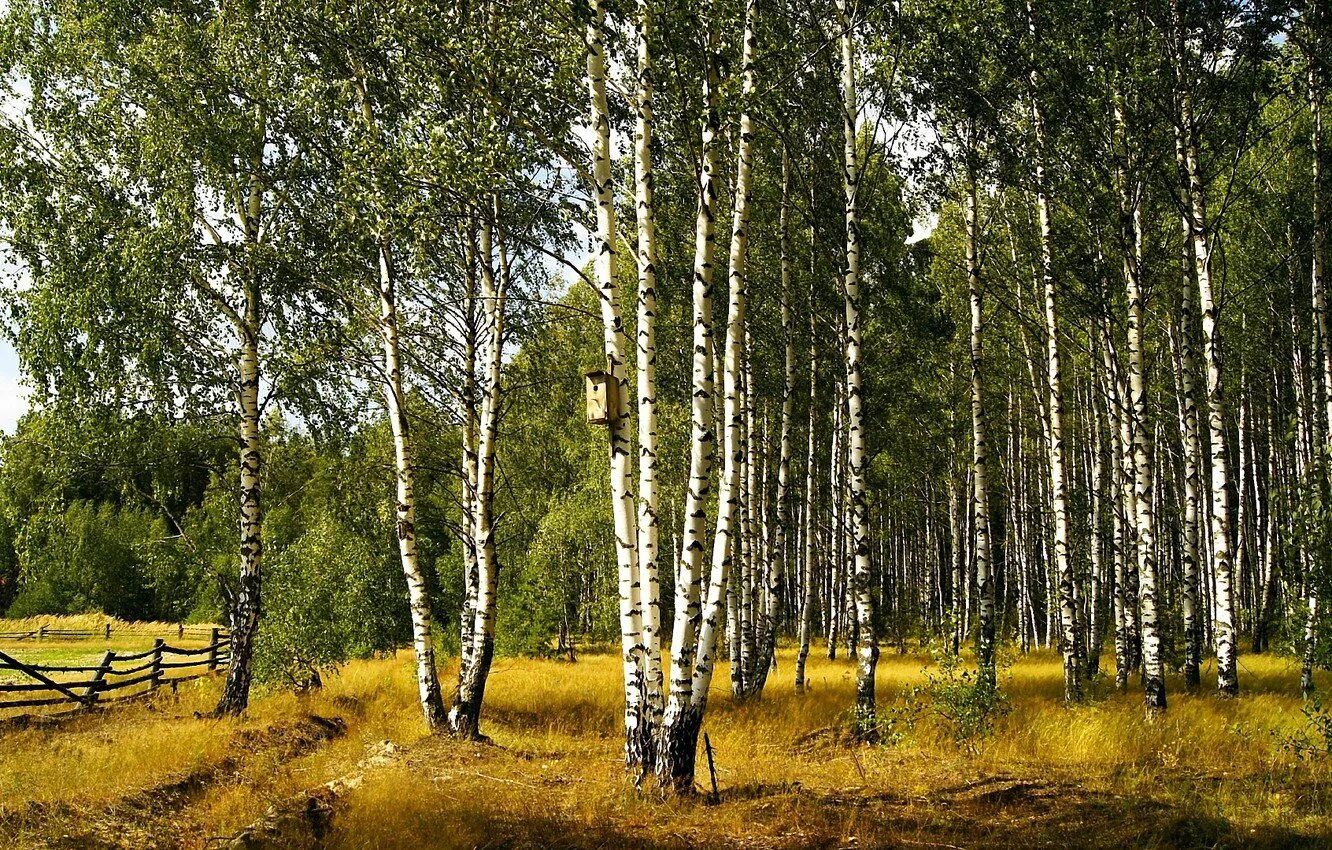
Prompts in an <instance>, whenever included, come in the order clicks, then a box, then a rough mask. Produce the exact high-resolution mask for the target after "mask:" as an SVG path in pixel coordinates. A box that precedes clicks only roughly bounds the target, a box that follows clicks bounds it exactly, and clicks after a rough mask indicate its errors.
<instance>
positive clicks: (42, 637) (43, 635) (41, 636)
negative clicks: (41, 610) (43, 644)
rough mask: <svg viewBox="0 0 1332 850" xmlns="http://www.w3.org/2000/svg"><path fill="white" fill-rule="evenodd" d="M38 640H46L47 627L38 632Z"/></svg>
mask: <svg viewBox="0 0 1332 850" xmlns="http://www.w3.org/2000/svg"><path fill="white" fill-rule="evenodd" d="M37 640H46V626H42V627H41V628H40V629H38V630H37Z"/></svg>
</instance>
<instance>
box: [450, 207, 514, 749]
mask: <svg viewBox="0 0 1332 850" xmlns="http://www.w3.org/2000/svg"><path fill="white" fill-rule="evenodd" d="M499 219H500V207H499V201H498V199H492V204H491V218H490V219H488V220H487V221H486V223H485V224H484V225H483V227H482V229H481V256H482V258H483V265H482V267H481V296H482V304H483V307H484V311H485V313H484V315H485V325H484V327H485V332H486V335H485V344H484V346H483V349H482V369H483V372H482V380H481V385H480V394H481V399H480V402H481V411H480V417H479V420H478V423H477V446H476V467H475V469H474V470H473V471H472V472H471V473H470V474H471V475H472V476H473V479H474V480H475V482H476V487H475V491H474V492H475V498H474V502H473V505H472V516H471V520H472V528H471V533H470V537H471V540H472V545H473V550H474V553H475V556H476V597H475V604H474V607H473V611H472V617H473V620H472V624H471V629H470V631H471V635H470V637H471V646H470V647H468V649H467V652H466V656H467V661H468V663H467V665H466V666H460V668H459V671H458V699H457V700H456V701H455V703H454V706H453V708H452V709H451V710H450V712H449V725H450V727H451V728H452V730H453V733H454V734H455V735H458V736H460V737H464V738H479V737H481V707H482V704H483V702H484V699H485V689H486V682H487V680H488V679H489V676H490V665H491V662H492V661H493V660H494V657H495V612H496V604H497V597H498V593H499V570H500V564H499V557H498V553H497V552H496V550H495V453H496V448H497V445H498V441H499V411H500V393H501V390H502V387H501V366H502V363H503V356H504V317H505V301H506V298H507V294H508V288H509V259H508V253H507V251H506V249H505V245H504V238H503V232H502V230H500V229H499V224H498V222H499ZM497 233H498V234H499V238H495V236H496V234H497ZM495 247H498V258H499V279H498V281H497V280H496V277H495V271H494V269H493V267H492V266H491V257H492V253H493V249H494V248H495Z"/></svg>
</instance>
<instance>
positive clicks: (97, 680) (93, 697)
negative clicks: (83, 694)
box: [87, 626, 116, 708]
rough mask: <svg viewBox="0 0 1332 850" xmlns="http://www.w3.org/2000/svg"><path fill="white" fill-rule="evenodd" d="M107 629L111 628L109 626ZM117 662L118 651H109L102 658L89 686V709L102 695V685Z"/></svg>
mask: <svg viewBox="0 0 1332 850" xmlns="http://www.w3.org/2000/svg"><path fill="white" fill-rule="evenodd" d="M107 628H108V629H109V628H111V627H110V626H107ZM115 660H116V651H115V650H114V649H108V650H107V651H106V655H103V656H102V663H101V664H100V665H98V667H97V672H96V673H94V674H93V677H92V684H90V685H89V686H88V703H87V706H88V708H92V707H93V706H94V705H95V704H96V703H97V695H98V694H99V693H101V690H102V683H103V682H104V681H106V674H107V673H110V672H111V664H112V663H113V662H114V661H115Z"/></svg>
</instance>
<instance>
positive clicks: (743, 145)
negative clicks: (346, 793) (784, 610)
mask: <svg viewBox="0 0 1332 850" xmlns="http://www.w3.org/2000/svg"><path fill="white" fill-rule="evenodd" d="M757 18H758V3H757V0H746V2H745V30H744V41H743V44H744V47H743V53H742V64H741V68H742V71H741V74H742V83H741V98H742V102H743V103H744V110H743V111H742V112H741V114H740V138H739V142H738V144H737V150H736V175H735V189H734V191H735V196H734V206H733V209H732V216H731V252H730V263H729V288H730V293H729V303H728V305H727V319H726V349H725V351H726V353H725V362H724V364H723V378H722V381H723V387H722V393H723V399H722V421H723V423H724V429H725V430H724V434H723V439H722V455H723V469H722V474H721V478H720V480H719V482H718V487H717V530H716V534H715V536H714V538H713V546H712V575H711V579H710V581H709V583H708V596H707V603H706V605H705V606H704V614H703V623H702V626H701V628H700V629H699V641H698V657H697V661H696V664H695V668H694V676H693V684H692V692H691V700H692V707H693V710H694V711H695V712H697V714H698V716H699V719H700V720H701V719H702V715H703V712H704V710H705V709H706V707H707V701H708V689H709V687H710V686H711V684H712V675H713V672H714V671H715V668H716V662H717V658H716V645H717V636H718V632H719V630H720V628H721V625H722V624H721V615H722V605H723V604H724V602H725V599H724V596H725V592H726V587H727V583H728V580H729V578H730V574H731V567H732V564H733V561H734V555H733V550H734V546H735V536H736V532H737V530H738V529H737V527H736V526H737V520H739V518H740V517H739V513H738V510H737V508H738V504H737V503H738V496H739V490H740V473H741V467H742V466H743V463H744V453H743V448H742V446H741V444H740V437H741V433H740V432H741V430H742V429H743V428H744V409H743V406H742V399H741V398H740V377H741V376H740V369H741V366H742V362H741V361H742V357H743V353H744V352H743V348H744V335H745V282H746V274H747V268H746V264H747V261H748V258H749V201H750V196H751V193H752V191H753V188H752V185H751V184H752V176H753V166H754V162H753V157H754V151H753V144H754V130H753V118H752V116H751V114H750V110H749V104H750V103H751V101H752V98H753V95H754V51H755V48H756V45H755V25H756V24H757Z"/></svg>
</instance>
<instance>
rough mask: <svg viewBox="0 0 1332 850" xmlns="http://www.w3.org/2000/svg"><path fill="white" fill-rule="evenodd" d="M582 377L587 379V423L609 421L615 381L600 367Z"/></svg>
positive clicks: (598, 423)
mask: <svg viewBox="0 0 1332 850" xmlns="http://www.w3.org/2000/svg"><path fill="white" fill-rule="evenodd" d="M584 377H585V378H586V379H587V423H588V424H589V425H605V424H606V423H607V422H610V409H611V401H612V400H613V398H614V393H615V382H614V380H612V378H611V375H610V373H609V372H603V371H601V370H600V369H597V370H593V371H591V372H588V373H587V374H586V375H585V376H584Z"/></svg>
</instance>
